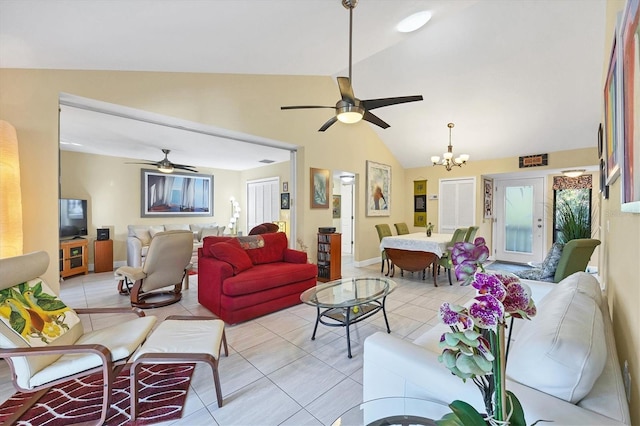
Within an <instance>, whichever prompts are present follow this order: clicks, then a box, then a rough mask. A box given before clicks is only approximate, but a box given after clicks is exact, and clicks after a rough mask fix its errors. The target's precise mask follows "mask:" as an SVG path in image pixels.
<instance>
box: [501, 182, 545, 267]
mask: <svg viewBox="0 0 640 426" xmlns="http://www.w3.org/2000/svg"><path fill="white" fill-rule="evenodd" d="M495 191H496V194H495V195H496V198H495V199H496V206H495V208H494V211H495V214H496V223H495V228H494V229H495V230H496V235H495V238H494V246H495V247H494V253H493V254H494V256H495V259H496V260H502V261H506V262H517V263H528V262H541V261H542V259H543V257H544V235H545V229H544V224H545V218H544V178H542V177H538V178H525V179H508V180H497V181H496V183H495Z"/></svg>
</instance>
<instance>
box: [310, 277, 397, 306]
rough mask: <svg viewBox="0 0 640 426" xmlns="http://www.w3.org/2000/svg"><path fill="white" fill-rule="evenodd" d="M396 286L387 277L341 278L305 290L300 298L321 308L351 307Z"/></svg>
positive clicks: (378, 297) (381, 294) (386, 293)
mask: <svg viewBox="0 0 640 426" xmlns="http://www.w3.org/2000/svg"><path fill="white" fill-rule="evenodd" d="M396 287H397V284H396V283H395V282H394V281H393V280H390V279H388V278H371V277H359V278H342V279H339V280H335V281H330V282H328V283H324V284H320V285H317V286H315V287H312V288H310V289H308V290H306V291H305V292H304V293H302V294H301V295H300V300H302V302H304V303H306V304H308V305H312V306H319V307H322V308H339V307H351V306H356V305H361V304H365V303H368V302H371V301H373V300H378V299H381V298H383V297H385V296H386V295H388V294H389V293H391V292H392V291H393V290H395V288H396Z"/></svg>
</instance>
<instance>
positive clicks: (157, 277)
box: [115, 230, 193, 308]
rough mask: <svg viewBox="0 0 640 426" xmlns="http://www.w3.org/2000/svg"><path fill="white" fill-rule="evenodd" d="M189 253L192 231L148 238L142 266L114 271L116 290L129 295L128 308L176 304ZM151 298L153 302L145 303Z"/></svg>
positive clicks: (162, 234) (160, 234) (191, 248)
mask: <svg viewBox="0 0 640 426" xmlns="http://www.w3.org/2000/svg"><path fill="white" fill-rule="evenodd" d="M192 252H193V233H192V232H191V231H186V230H176V231H165V232H158V233H157V234H156V235H155V236H154V237H153V238H152V239H151V243H150V244H149V250H148V252H147V255H146V256H145V258H144V262H143V264H142V266H141V267H131V266H122V267H120V268H118V269H117V270H116V272H115V276H116V279H118V280H119V284H118V287H119V288H118V290H119V291H120V293H123V294H130V295H131V305H132V306H135V307H139V308H157V307H160V306H166V305H170V304H172V303H176V302H178V301H179V300H180V299H181V298H182V281H183V279H184V277H185V275H186V274H187V272H188V271H187V268H188V266H189V265H190V263H191V254H192ZM169 287H173V288H172V289H169ZM163 296H168V297H163ZM157 297H160V300H157ZM151 298H153V300H147V299H151Z"/></svg>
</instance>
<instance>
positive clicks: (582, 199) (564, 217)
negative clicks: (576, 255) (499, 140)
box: [553, 175, 592, 243]
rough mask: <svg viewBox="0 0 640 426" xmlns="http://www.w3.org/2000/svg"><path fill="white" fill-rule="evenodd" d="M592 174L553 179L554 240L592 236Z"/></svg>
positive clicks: (562, 240) (561, 240) (560, 240)
mask: <svg viewBox="0 0 640 426" xmlns="http://www.w3.org/2000/svg"><path fill="white" fill-rule="evenodd" d="M591 178H592V176H591V175H584V176H580V177H577V178H568V177H564V176H556V177H555V178H554V180H553V241H554V242H556V241H558V242H561V243H566V242H567V241H570V240H573V239H577V238H591V216H592V215H591Z"/></svg>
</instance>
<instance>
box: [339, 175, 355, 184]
mask: <svg viewBox="0 0 640 426" xmlns="http://www.w3.org/2000/svg"><path fill="white" fill-rule="evenodd" d="M354 178H355V176H353V175H342V176H340V180H341V181H342V182H344V183H351V182H353V179H354Z"/></svg>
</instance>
